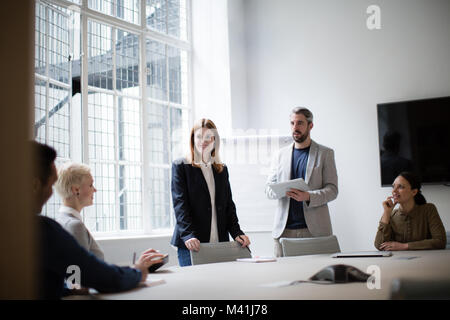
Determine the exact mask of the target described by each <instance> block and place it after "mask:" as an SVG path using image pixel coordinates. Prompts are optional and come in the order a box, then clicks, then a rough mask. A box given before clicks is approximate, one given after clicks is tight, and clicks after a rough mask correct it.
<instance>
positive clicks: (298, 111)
mask: <svg viewBox="0 0 450 320" xmlns="http://www.w3.org/2000/svg"><path fill="white" fill-rule="evenodd" d="M294 113H295V114H302V115H304V116H305V118H306V121H308V123H312V122H313V114H312V112H311V111H310V110H309V109H308V108H305V107H295V108H294V109H292V111H291V115H293V114H294Z"/></svg>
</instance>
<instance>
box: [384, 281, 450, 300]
mask: <svg viewBox="0 0 450 320" xmlns="http://www.w3.org/2000/svg"><path fill="white" fill-rule="evenodd" d="M389 298H390V299H391V300H448V299H450V281H449V280H418V279H406V278H399V279H394V280H392V283H391V291H390V297H389Z"/></svg>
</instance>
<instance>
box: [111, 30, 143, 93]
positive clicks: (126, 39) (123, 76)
mask: <svg viewBox="0 0 450 320" xmlns="http://www.w3.org/2000/svg"><path fill="white" fill-rule="evenodd" d="M116 77H117V80H116V89H117V90H118V91H121V92H122V93H124V94H126V95H132V96H139V37H138V36H137V35H135V34H132V33H129V32H126V31H123V30H120V29H117V30H116Z"/></svg>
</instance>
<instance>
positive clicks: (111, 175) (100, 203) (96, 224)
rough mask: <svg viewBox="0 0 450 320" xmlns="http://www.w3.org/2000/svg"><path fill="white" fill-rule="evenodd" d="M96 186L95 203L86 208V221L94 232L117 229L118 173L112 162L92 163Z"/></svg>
mask: <svg viewBox="0 0 450 320" xmlns="http://www.w3.org/2000/svg"><path fill="white" fill-rule="evenodd" d="M90 167H91V172H92V177H93V178H94V186H95V188H96V189H97V192H96V193H95V194H94V203H95V205H93V206H90V207H87V208H86V209H84V210H85V211H86V214H85V219H84V222H85V223H86V226H87V228H88V229H89V230H91V231H92V232H110V231H113V230H116V218H115V217H116V212H115V210H116V205H115V204H116V174H115V165H114V164H111V163H97V162H91V163H90Z"/></svg>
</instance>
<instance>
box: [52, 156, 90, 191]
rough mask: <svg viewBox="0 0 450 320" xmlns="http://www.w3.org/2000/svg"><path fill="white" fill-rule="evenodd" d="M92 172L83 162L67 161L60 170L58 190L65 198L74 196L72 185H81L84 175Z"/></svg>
mask: <svg viewBox="0 0 450 320" xmlns="http://www.w3.org/2000/svg"><path fill="white" fill-rule="evenodd" d="M90 174H91V169H90V168H89V167H88V166H87V165H85V164H83V163H73V162H66V163H64V164H63V165H62V166H61V167H60V168H59V170H58V180H57V181H56V183H55V189H56V192H58V194H59V195H60V196H61V198H63V199H68V198H70V197H71V196H73V195H74V194H73V192H72V186H73V185H74V184H78V185H81V182H82V181H83V178H84V177H87V176H89V175H90Z"/></svg>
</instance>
